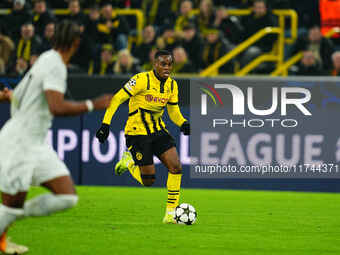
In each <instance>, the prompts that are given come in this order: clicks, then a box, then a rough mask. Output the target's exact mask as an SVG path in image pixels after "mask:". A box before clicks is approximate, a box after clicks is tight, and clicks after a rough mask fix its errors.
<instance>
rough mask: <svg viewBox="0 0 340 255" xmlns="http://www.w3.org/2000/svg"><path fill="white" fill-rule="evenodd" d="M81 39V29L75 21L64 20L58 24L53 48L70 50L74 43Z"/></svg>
mask: <svg viewBox="0 0 340 255" xmlns="http://www.w3.org/2000/svg"><path fill="white" fill-rule="evenodd" d="M80 37H81V32H80V27H79V25H78V24H76V23H75V22H73V21H70V20H63V21H61V22H60V23H59V24H57V28H56V32H55V34H54V37H53V48H54V49H61V50H69V49H70V48H71V47H72V43H73V42H74V41H75V40H76V39H78V38H80Z"/></svg>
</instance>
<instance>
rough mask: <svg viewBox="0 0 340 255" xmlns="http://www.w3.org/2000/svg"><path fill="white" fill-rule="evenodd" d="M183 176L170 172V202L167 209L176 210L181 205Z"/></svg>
mask: <svg viewBox="0 0 340 255" xmlns="http://www.w3.org/2000/svg"><path fill="white" fill-rule="evenodd" d="M181 180H182V174H172V173H170V172H169V174H168V181H167V184H166V186H167V188H168V202H167V203H166V208H167V209H170V210H172V209H174V208H176V206H178V203H179V194H180V188H181Z"/></svg>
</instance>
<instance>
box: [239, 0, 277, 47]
mask: <svg viewBox="0 0 340 255" xmlns="http://www.w3.org/2000/svg"><path fill="white" fill-rule="evenodd" d="M241 23H242V26H243V31H244V32H243V38H244V40H246V39H248V38H249V37H251V36H252V35H254V34H256V33H257V32H258V31H259V30H261V29H263V28H265V27H277V21H276V19H275V17H274V15H273V14H272V13H271V12H270V11H268V8H267V3H266V1H265V0H255V1H254V5H253V11H252V13H251V14H250V15H248V16H245V17H243V19H242V20H241ZM275 38H276V35H267V36H265V37H264V38H263V39H261V40H259V41H258V42H257V43H255V44H253V45H254V46H252V47H258V48H259V50H260V51H261V52H268V51H271V50H272V48H273V44H274V42H275Z"/></svg>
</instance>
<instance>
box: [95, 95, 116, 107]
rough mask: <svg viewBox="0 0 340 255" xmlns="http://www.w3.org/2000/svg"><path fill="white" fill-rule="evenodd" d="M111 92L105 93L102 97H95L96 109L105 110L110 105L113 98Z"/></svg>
mask: <svg viewBox="0 0 340 255" xmlns="http://www.w3.org/2000/svg"><path fill="white" fill-rule="evenodd" d="M112 96H113V95H111V94H105V95H102V96H100V97H97V98H95V99H94V100H93V101H92V102H93V106H94V109H95V110H105V109H106V108H108V107H109V105H110V102H111V99H112Z"/></svg>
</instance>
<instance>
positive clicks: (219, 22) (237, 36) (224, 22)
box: [214, 7, 242, 44]
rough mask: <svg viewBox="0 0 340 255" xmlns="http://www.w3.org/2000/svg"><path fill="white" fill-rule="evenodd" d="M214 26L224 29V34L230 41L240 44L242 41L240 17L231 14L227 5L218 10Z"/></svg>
mask: <svg viewBox="0 0 340 255" xmlns="http://www.w3.org/2000/svg"><path fill="white" fill-rule="evenodd" d="M214 27H216V28H217V29H218V30H220V31H222V33H223V36H224V37H225V38H227V39H228V40H229V41H230V42H232V43H234V44H238V43H241V42H242V25H241V22H240V20H239V18H238V17H236V16H229V15H228V12H227V9H226V8H225V7H220V8H218V9H217V10H216V18H215V21H214Z"/></svg>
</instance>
